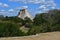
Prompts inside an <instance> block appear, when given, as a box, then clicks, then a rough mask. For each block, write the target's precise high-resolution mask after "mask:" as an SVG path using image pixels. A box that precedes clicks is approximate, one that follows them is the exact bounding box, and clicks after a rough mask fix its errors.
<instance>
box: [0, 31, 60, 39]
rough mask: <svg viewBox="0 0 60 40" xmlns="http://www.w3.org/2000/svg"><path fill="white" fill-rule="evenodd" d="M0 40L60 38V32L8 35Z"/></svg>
mask: <svg viewBox="0 0 60 40" xmlns="http://www.w3.org/2000/svg"><path fill="white" fill-rule="evenodd" d="M0 40H60V32H49V33H41V34H38V35H33V36H24V37H8V38H0Z"/></svg>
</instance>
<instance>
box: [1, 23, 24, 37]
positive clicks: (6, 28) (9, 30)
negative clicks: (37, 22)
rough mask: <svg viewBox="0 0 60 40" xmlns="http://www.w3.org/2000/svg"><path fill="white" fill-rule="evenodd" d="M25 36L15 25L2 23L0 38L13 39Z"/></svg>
mask: <svg viewBox="0 0 60 40" xmlns="http://www.w3.org/2000/svg"><path fill="white" fill-rule="evenodd" d="M23 35H25V34H24V32H22V31H21V30H20V29H19V27H18V26H17V25H16V24H14V23H7V22H6V23H4V22H0V37H13V36H23Z"/></svg>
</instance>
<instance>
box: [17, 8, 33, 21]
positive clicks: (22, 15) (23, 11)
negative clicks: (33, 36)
mask: <svg viewBox="0 0 60 40" xmlns="http://www.w3.org/2000/svg"><path fill="white" fill-rule="evenodd" d="M18 17H19V18H22V19H24V18H25V17H28V18H30V19H31V20H32V17H31V15H30V14H29V12H28V11H27V10H26V9H21V10H20V11H19V13H18Z"/></svg>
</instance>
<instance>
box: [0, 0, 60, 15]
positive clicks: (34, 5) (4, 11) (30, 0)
mask: <svg viewBox="0 0 60 40" xmlns="http://www.w3.org/2000/svg"><path fill="white" fill-rule="evenodd" d="M23 8H24V9H27V10H28V11H29V13H30V14H31V15H32V16H34V15H35V14H36V13H40V12H45V11H48V10H50V9H60V0H0V15H4V16H16V15H17V14H18V12H19V10H20V9H23Z"/></svg>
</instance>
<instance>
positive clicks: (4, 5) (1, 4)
mask: <svg viewBox="0 0 60 40" xmlns="http://www.w3.org/2000/svg"><path fill="white" fill-rule="evenodd" d="M0 7H9V5H8V4H5V3H0Z"/></svg>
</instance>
